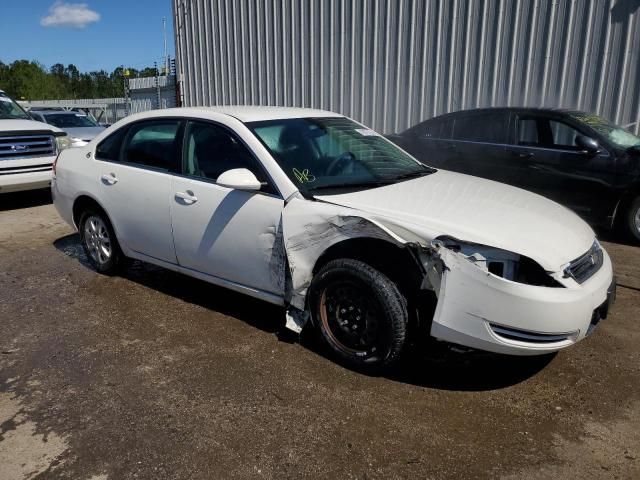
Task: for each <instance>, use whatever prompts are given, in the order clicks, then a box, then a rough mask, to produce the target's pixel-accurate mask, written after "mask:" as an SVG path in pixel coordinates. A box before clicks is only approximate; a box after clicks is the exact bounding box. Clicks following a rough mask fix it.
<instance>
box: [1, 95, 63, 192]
mask: <svg viewBox="0 0 640 480" xmlns="http://www.w3.org/2000/svg"><path fill="white" fill-rule="evenodd" d="M70 144H71V142H70V140H69V137H68V136H67V134H66V133H65V132H64V131H62V130H60V129H59V128H57V127H54V126H52V125H47V124H46V123H42V122H36V121H33V120H32V119H31V117H30V116H29V114H28V113H27V112H25V111H24V110H23V109H22V108H21V107H20V105H18V104H17V103H16V102H14V101H13V100H12V99H11V98H9V97H8V96H7V95H6V94H5V93H4V92H3V91H2V90H0V194H1V193H6V192H17V191H20V190H35V189H38V188H46V187H48V186H49V184H50V183H51V169H52V165H53V161H54V160H55V158H56V155H57V154H58V153H59V152H60V151H61V150H63V149H65V148H67V147H69V146H70Z"/></svg>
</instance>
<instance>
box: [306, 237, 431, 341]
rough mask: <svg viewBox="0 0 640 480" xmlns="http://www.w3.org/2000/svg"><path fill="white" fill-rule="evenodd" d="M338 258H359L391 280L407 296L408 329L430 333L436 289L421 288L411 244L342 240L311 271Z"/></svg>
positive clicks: (418, 269)
mask: <svg viewBox="0 0 640 480" xmlns="http://www.w3.org/2000/svg"><path fill="white" fill-rule="evenodd" d="M337 258H351V259H354V260H360V261H362V262H364V263H366V264H368V265H370V266H372V267H373V268H375V269H376V270H378V271H379V272H381V273H383V274H384V275H386V276H387V277H388V278H389V279H391V280H392V281H393V282H394V283H395V284H396V285H397V286H398V289H399V290H400V291H401V292H402V294H403V295H404V296H405V298H406V299H407V302H408V305H409V328H410V329H411V330H413V329H418V331H421V332H422V334H421V335H424V336H425V338H426V337H428V336H429V332H430V331H431V322H432V320H433V314H434V312H435V307H436V304H437V301H438V299H437V297H436V295H435V292H433V291H431V290H424V289H422V290H421V289H420V286H421V284H422V280H423V277H424V273H423V269H422V265H420V263H419V260H418V259H417V258H416V257H415V256H414V254H413V253H412V251H411V250H410V247H399V246H397V245H394V244H393V243H390V242H388V241H385V240H380V239H376V238H353V239H349V240H343V241H342V242H338V243H336V244H335V245H332V246H331V247H329V248H328V249H327V250H326V251H325V252H324V253H323V254H322V255H321V256H320V258H318V260H317V261H316V264H315V265H314V267H313V274H314V275H315V274H316V273H317V272H319V271H320V269H321V268H322V267H323V266H324V265H326V264H327V262H330V261H331V260H335V259H337Z"/></svg>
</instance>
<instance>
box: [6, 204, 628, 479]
mask: <svg viewBox="0 0 640 480" xmlns="http://www.w3.org/2000/svg"><path fill="white" fill-rule="evenodd" d="M49 201H50V199H49V197H48V194H47V193H46V192H44V193H33V192H31V193H24V194H14V195H10V196H3V197H0V480H8V479H22V478H39V479H40V478H42V479H44V478H46V479H49V478H51V479H80V480H84V479H93V480H107V479H109V480H115V479H129V478H144V479H152V478H153V479H155V478H158V479H186V478H332V479H335V478H341V479H342V478H345V479H348V478H359V479H365V478H366V479H374V478H411V479H414V478H432V479H440V478H456V479H466V478H474V479H475V478H509V479H546V478H580V479H601V478H620V479H625V478H636V479H637V478H640V248H638V247H634V246H628V245H624V244H617V243H611V242H605V246H606V248H607V249H608V251H609V252H610V254H611V255H612V257H613V259H614V264H615V268H616V273H617V275H618V281H619V289H618V299H617V303H616V305H615V307H614V310H613V313H612V314H611V315H610V316H609V318H607V320H606V321H605V322H604V323H603V324H601V326H600V327H599V328H598V330H597V331H596V332H595V333H594V334H593V335H592V336H591V337H589V338H588V339H586V340H585V341H584V342H582V343H580V344H579V345H577V346H575V347H572V348H570V349H568V350H565V351H563V352H561V353H559V354H558V355H556V356H554V357H551V358H549V357H545V358H538V359H536V358H534V359H526V358H525V359H521V358H509V357H501V356H494V355H477V354H468V353H467V354H462V353H455V352H450V351H448V350H446V349H439V348H429V349H422V350H418V351H416V352H414V353H412V354H411V355H410V356H409V357H408V358H407V359H406V360H405V362H404V363H403V364H402V365H400V366H399V367H398V368H397V369H396V370H395V371H394V372H392V373H391V374H389V375H388V376H386V377H369V376H365V375H363V374H359V373H355V372H352V371H349V370H347V369H345V368H343V367H341V366H339V365H337V364H335V363H333V362H331V361H330V360H328V359H326V358H325V357H323V356H322V355H321V354H319V353H318V352H317V351H316V349H315V348H314V347H313V342H311V341H309V340H306V339H305V338H304V337H303V339H302V342H298V341H292V338H291V336H289V335H286V334H283V333H282V332H283V330H282V328H283V324H284V313H283V311H282V310H281V309H279V308H275V307H272V306H270V305H267V304H264V303H261V302H259V301H256V300H252V299H249V298H247V297H243V296H240V295H237V294H234V293H231V292H229V291H226V290H223V289H220V288H216V287H213V286H210V285H207V284H205V283H203V282H199V281H196V280H192V279H190V278H187V277H184V276H182V275H179V274H175V273H171V272H168V271H164V270H161V269H158V268H155V267H151V266H149V265H144V264H139V263H136V264H134V265H133V267H131V268H130V269H129V270H128V271H127V272H126V273H125V274H124V276H121V277H113V278H109V277H104V276H101V275H98V274H96V273H95V272H94V271H92V270H91V269H90V268H89V267H88V265H87V263H86V259H85V258H84V256H83V254H82V251H81V249H80V247H79V245H78V238H77V236H76V235H74V233H73V232H72V230H71V229H70V228H69V227H68V226H67V225H66V224H64V223H63V222H62V221H61V220H60V219H59V218H58V216H57V213H56V211H55V209H54V207H53V206H52V205H51V204H49Z"/></svg>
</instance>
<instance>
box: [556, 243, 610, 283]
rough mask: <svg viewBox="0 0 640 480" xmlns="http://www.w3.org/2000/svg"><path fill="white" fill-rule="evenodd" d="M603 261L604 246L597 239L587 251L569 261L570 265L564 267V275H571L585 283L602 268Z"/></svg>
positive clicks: (566, 276) (577, 280) (579, 281)
mask: <svg viewBox="0 0 640 480" xmlns="http://www.w3.org/2000/svg"><path fill="white" fill-rule="evenodd" d="M603 261H604V254H603V253H602V247H600V244H599V243H598V241H597V240H596V241H595V242H593V245H592V246H591V248H590V249H589V250H588V251H587V253H585V254H584V255H582V256H580V257H578V258H576V259H575V260H574V261H573V262H571V263H569V266H568V267H567V268H565V269H564V276H565V278H568V277H571V278H573V279H574V280H575V281H576V282H578V283H584V282H586V281H587V280H588V279H590V278H591V277H592V276H593V275H594V274H595V273H596V272H597V271H598V270H600V267H601V266H602V262H603Z"/></svg>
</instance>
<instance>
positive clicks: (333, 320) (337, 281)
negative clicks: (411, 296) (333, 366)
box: [310, 259, 408, 368]
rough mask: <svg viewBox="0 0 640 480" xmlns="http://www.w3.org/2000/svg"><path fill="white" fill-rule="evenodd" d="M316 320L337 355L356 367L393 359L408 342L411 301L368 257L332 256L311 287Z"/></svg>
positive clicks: (319, 331) (324, 341)
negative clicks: (406, 341) (408, 303)
mask: <svg viewBox="0 0 640 480" xmlns="http://www.w3.org/2000/svg"><path fill="white" fill-rule="evenodd" d="M310 308H311V315H312V319H313V323H314V326H315V327H316V329H317V331H318V334H319V336H320V338H321V339H322V342H323V343H324V345H325V346H326V347H327V348H328V349H329V351H330V353H331V354H332V355H333V356H334V357H336V358H337V359H338V360H340V361H343V362H344V363H346V364H347V365H349V366H351V367H355V368H365V367H366V368H381V367H386V366H389V365H391V364H392V363H394V362H395V361H396V360H397V359H398V357H399V356H400V354H401V352H402V349H403V347H404V345H405V337H406V331H407V322H408V313H407V301H406V299H405V297H404V296H403V295H402V293H401V292H400V290H399V289H398V287H397V286H396V284H395V283H394V282H392V281H391V280H390V279H389V278H388V277H386V276H385V275H384V274H382V273H381V272H379V271H377V270H376V269H374V268H372V267H371V266H369V265H367V264H366V263H364V262H360V261H358V260H352V259H338V260H333V261H331V262H328V263H327V264H326V265H325V266H324V267H323V268H322V269H321V270H320V272H318V274H317V275H316V276H315V277H314V279H313V281H312V283H311V287H310Z"/></svg>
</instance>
